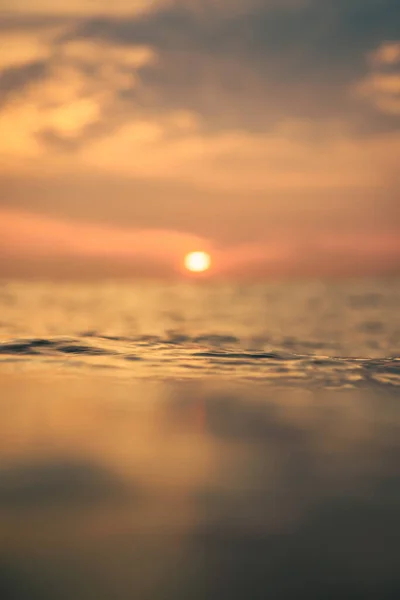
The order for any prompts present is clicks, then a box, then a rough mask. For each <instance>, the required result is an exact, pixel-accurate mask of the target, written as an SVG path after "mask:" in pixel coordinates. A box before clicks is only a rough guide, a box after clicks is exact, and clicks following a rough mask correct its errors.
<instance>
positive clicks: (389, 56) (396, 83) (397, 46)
mask: <svg viewBox="0 0 400 600" xmlns="http://www.w3.org/2000/svg"><path fill="white" fill-rule="evenodd" d="M370 64H371V73H370V74H369V75H368V76H367V77H365V78H364V79H363V80H362V81H361V82H360V83H358V84H357V85H356V86H355V92H356V93H357V94H358V95H359V96H360V97H362V98H365V99H366V100H367V101H368V102H370V103H371V104H372V105H374V106H375V107H376V108H377V109H378V110H379V111H381V112H383V113H386V114H389V115H395V116H400V41H399V42H385V43H384V44H382V45H381V46H379V48H378V49H377V50H376V51H375V52H373V53H372V54H371V55H370Z"/></svg>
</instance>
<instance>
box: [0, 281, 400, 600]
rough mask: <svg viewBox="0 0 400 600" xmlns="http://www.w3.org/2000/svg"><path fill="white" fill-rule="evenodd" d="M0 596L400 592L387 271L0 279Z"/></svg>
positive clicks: (393, 297)
mask: <svg viewBox="0 0 400 600" xmlns="http://www.w3.org/2000/svg"><path fill="white" fill-rule="evenodd" d="M0 598H1V600H28V599H29V600H36V599H38V600H39V599H40V600H111V599H112V600H131V599H137V600H206V599H207V600H213V599H221V600H242V599H243V600H244V599H246V600H258V599H260V600H261V599H263V600H265V599H268V600H292V599H293V600H300V599H303V598H304V599H307V600H339V599H340V600H346V599H349V600H350V599H351V600H353V599H354V600H370V599H371V600H389V599H390V600H395V599H397V598H400V280H399V279H398V278H395V277H387V278H381V279H379V278H375V279H354V280H344V281H337V280H336V281H333V280H331V281H323V280H310V281H304V280H302V281H276V282H272V281H271V282H268V283H262V284H261V283H259V284H232V283H221V284H216V283H212V282H209V281H207V280H199V281H196V280H194V281H191V282H189V281H186V282H180V283H160V282H156V281H154V282H153V281H140V282H129V281H123V282H121V281H119V282H118V281H117V282H113V281H102V282H94V283H93V282H91V283H82V282H79V283H71V282H39V281H31V282H28V281H25V282H22V281H4V282H2V283H0Z"/></svg>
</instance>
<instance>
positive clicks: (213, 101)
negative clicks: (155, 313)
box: [0, 0, 400, 256]
mask: <svg viewBox="0 0 400 600" xmlns="http://www.w3.org/2000/svg"><path fill="white" fill-rule="evenodd" d="M395 4H396V3H395V1H394V0H381V1H378V0H369V1H368V2H361V1H358V0H355V1H353V2H351V3H349V2H345V1H344V0H338V2H336V3H335V4H332V3H331V2H328V1H327V0H322V1H318V2H317V1H316V0H287V1H285V2H277V1H276V0H269V1H267V0H251V1H250V0H246V1H245V0H229V1H228V0H226V1H224V2H223V1H221V2H218V3H216V2H211V1H210V2H204V1H200V0H190V1H183V0H182V1H173V0H164V1H160V2H153V3H149V2H147V3H146V7H145V6H144V4H143V3H141V2H138V3H137V4H134V5H132V3H129V4H128V3H126V2H123V1H122V0H121V1H120V2H118V1H117V2H116V3H113V4H112V5H110V3H107V6H106V4H105V3H104V5H103V4H101V3H96V4H95V8H93V7H94V5H93V4H92V3H91V2H85V1H82V2H80V3H79V6H78V5H77V4H76V3H71V4H69V5H68V6H67V5H66V4H65V5H64V4H61V5H57V7H56V8H54V9H53V8H51V6H50V4H49V3H47V2H46V1H45V0H41V1H40V2H38V3H35V5H34V6H33V5H32V3H30V4H29V6H28V4H27V2H23V0H20V1H19V3H14V4H13V5H11V3H10V2H3V3H2V4H1V8H0V10H3V11H7V12H6V13H4V15H5V22H6V23H8V29H7V30H6V32H5V33H6V35H5V40H6V43H5V45H4V46H3V47H2V49H0V93H1V99H0V129H1V131H2V136H1V140H0V159H1V165H2V166H1V172H0V187H1V188H2V195H1V198H0V204H1V205H2V206H3V207H7V209H8V210H10V209H12V210H23V211H26V212H27V213H28V214H29V215H34V214H36V215H41V217H43V218H45V217H47V218H50V219H51V218H55V219H58V220H62V219H67V220H68V221H69V222H70V221H72V220H75V221H76V222H77V223H79V222H80V223H81V224H82V226H85V227H86V226H89V225H90V226H91V227H102V226H104V224H107V225H108V226H109V227H110V228H111V229H113V228H120V227H122V228H123V227H126V228H127V229H132V228H133V229H141V230H145V231H149V230H151V231H155V230H157V231H158V230H163V231H164V230H168V229H171V231H172V232H176V231H180V232H185V235H186V234H187V235H189V236H192V235H193V236H198V237H199V238H200V239H202V240H210V241H211V243H212V244H214V245H215V246H221V247H225V246H229V247H232V246H235V243H237V244H239V245H240V244H245V245H246V244H248V243H249V241H251V240H253V241H255V242H257V243H258V242H263V243H264V241H265V239H270V238H271V236H274V235H275V234H276V232H277V235H282V236H283V248H288V247H289V246H290V243H289V241H290V239H291V237H293V236H294V235H297V236H298V238H301V239H304V238H305V237H306V236H314V237H317V236H318V235H319V234H320V233H321V232H324V233H326V234H328V233H329V234H334V235H336V234H338V233H340V232H343V231H344V230H345V231H348V230H351V229H352V230H353V232H354V236H355V238H357V239H358V240H361V242H362V243H365V244H367V243H368V242H367V238H368V235H364V234H363V235H361V233H362V232H364V233H365V232H368V234H373V235H377V236H378V233H379V235H380V234H381V233H387V234H388V235H389V234H391V232H392V231H393V230H394V229H396V228H398V227H399V226H400V225H399V218H398V215H397V213H396V202H397V195H398V191H399V189H400V180H399V175H398V168H397V156H398V155H399V153H400V147H399V144H400V141H399V136H398V124H399V121H398V117H399V106H398V97H399V95H398V85H399V80H398V77H399V74H398V60H399V47H398V41H396V39H397V38H396V35H398V27H397V25H398V23H397V22H396V18H393V14H394V12H393V8H394V7H395ZM129 6H130V10H129V11H128V12H126V10H127V8H128V7H129ZM3 30H4V27H3ZM32 219H33V221H32V223H36V225H38V227H39V224H38V223H37V222H36V221H35V217H34V216H32ZM68 226H69V225H68ZM57 227H58V226H57ZM296 232H297V233H296ZM71 235H72V234H71ZM107 235H108V234H107ZM357 236H358V237H357ZM378 237H379V236H378ZM296 239H297V238H296ZM374 239H375V238H374ZM379 239H381V238H379ZM155 243H156V242H155ZM274 243H275V242H274ZM110 247H111V246H110ZM246 247H247V246H246ZM274 247H277V246H274ZM290 247H291V246H290ZM281 251H282V252H283V254H285V250H284V249H282V250H281ZM252 252H253V250H252V251H251V252H250V254H251V253H252ZM254 252H255V255H257V256H258V253H259V249H258V247H257V249H256V250H255V251H254Z"/></svg>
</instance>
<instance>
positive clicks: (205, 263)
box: [185, 252, 211, 273]
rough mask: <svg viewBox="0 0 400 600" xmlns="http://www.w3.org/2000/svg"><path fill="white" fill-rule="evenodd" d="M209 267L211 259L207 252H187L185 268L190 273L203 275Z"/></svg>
mask: <svg viewBox="0 0 400 600" xmlns="http://www.w3.org/2000/svg"><path fill="white" fill-rule="evenodd" d="M210 266H211V257H210V255H209V254H207V252H189V254H187V255H186V256H185V267H186V269H187V270H188V271H192V273H203V272H204V271H208V269H209V268H210Z"/></svg>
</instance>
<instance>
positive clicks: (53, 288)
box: [0, 279, 400, 387]
mask: <svg viewBox="0 0 400 600" xmlns="http://www.w3.org/2000/svg"><path fill="white" fill-rule="evenodd" d="M399 307H400V282H399V280H398V279H397V280H396V279H388V280H366V281H364V280H363V281H348V282H345V283H324V282H319V281H315V282H309V283H279V284H278V283H277V284H272V283H271V284H265V285H242V286H240V285H236V286H233V285H219V286H218V285H207V284H198V285H194V284H192V285H191V284H187V285H177V284H175V285H174V284H171V285H160V284H156V283H154V284H141V283H139V284H122V283H99V284H92V285H89V284H88V285H82V284H75V285H73V284H67V283H66V284H47V283H43V284H41V283H4V284H3V285H2V286H1V287H0V317H1V319H0V360H2V361H3V362H4V361H6V362H7V363H8V364H13V363H17V364H18V365H19V366H21V367H22V366H24V367H25V366H42V367H43V366H49V367H51V366H52V365H59V366H64V367H65V368H74V369H79V370H80V371H81V373H82V374H84V373H90V372H91V371H92V370H93V369H94V368H95V369H96V370H99V369H102V368H104V369H108V370H111V371H112V373H113V375H115V376H116V377H118V376H119V375H121V376H122V375H123V376H130V377H150V378H152V379H154V378H172V379H174V378H193V377H199V376H207V377H222V378H224V377H230V378H231V377H235V378H237V379H247V380H255V381H258V382H260V381H261V382H268V381H272V382H274V383H279V384H294V385H301V384H304V383H305V384H307V385H315V384H317V385H326V386H339V387H340V386H355V385H359V384H362V383H367V384H368V383H369V382H371V383H379V384H382V385H385V384H387V385H394V386H395V385H399V383H400V379H399V370H400V361H399V356H400V310H399Z"/></svg>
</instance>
